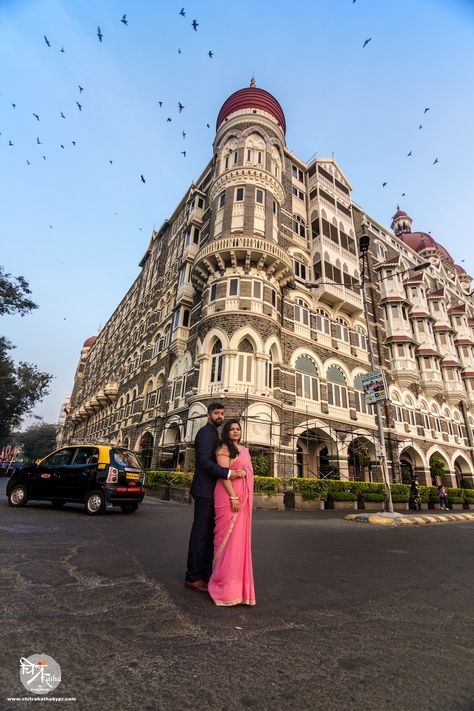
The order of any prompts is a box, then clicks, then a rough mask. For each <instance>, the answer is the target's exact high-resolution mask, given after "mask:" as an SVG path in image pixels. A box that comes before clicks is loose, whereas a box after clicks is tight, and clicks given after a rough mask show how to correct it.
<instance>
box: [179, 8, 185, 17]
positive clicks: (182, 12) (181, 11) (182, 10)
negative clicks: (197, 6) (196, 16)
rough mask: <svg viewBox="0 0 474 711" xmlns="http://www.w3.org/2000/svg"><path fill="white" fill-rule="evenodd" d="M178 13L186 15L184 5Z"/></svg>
mask: <svg viewBox="0 0 474 711" xmlns="http://www.w3.org/2000/svg"><path fill="white" fill-rule="evenodd" d="M178 15H181V16H182V17H186V13H185V12H184V7H182V8H181V10H180V11H179V12H178Z"/></svg>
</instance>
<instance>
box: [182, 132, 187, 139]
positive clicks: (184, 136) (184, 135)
mask: <svg viewBox="0 0 474 711" xmlns="http://www.w3.org/2000/svg"><path fill="white" fill-rule="evenodd" d="M182 133H183V140H184V139H185V138H186V134H185V132H184V131H183V132H182Z"/></svg>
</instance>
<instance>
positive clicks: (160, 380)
mask: <svg viewBox="0 0 474 711" xmlns="http://www.w3.org/2000/svg"><path fill="white" fill-rule="evenodd" d="M162 400H163V375H159V376H158V380H157V381H156V404H157V405H161V401H162Z"/></svg>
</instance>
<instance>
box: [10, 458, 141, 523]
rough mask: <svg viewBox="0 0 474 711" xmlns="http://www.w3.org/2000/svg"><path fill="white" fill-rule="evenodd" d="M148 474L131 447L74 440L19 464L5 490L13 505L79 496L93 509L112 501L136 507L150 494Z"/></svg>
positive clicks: (72, 499)
mask: <svg viewBox="0 0 474 711" xmlns="http://www.w3.org/2000/svg"><path fill="white" fill-rule="evenodd" d="M144 476H145V475H144V472H143V469H142V466H141V464H140V461H139V460H138V458H137V455H136V454H135V453H134V452H132V451H130V450H128V449H124V448H123V447H115V446H111V445H98V444H75V445H69V446H65V447H61V448H60V449H57V450H55V451H54V452H52V453H51V454H48V455H47V456H46V457H44V458H43V459H39V460H37V461H36V462H35V463H34V464H30V465H27V466H25V467H22V468H20V469H17V470H15V471H14V472H13V474H12V475H11V477H10V479H9V481H8V484H7V488H6V494H7V497H8V503H9V504H10V506H13V507H19V506H24V505H25V504H26V503H27V501H30V500H37V501H51V503H52V504H53V506H56V507H60V506H63V505H64V504H65V503H67V502H76V503H78V502H80V503H83V504H84V506H85V507H86V511H87V513H88V514H91V515H97V514H101V513H104V512H105V511H106V509H107V508H109V507H110V506H119V507H120V508H121V509H122V511H123V512H124V513H133V512H134V511H136V510H137V509H138V506H139V504H140V503H141V502H142V501H143V498H144V496H145V489H144V487H143V480H144Z"/></svg>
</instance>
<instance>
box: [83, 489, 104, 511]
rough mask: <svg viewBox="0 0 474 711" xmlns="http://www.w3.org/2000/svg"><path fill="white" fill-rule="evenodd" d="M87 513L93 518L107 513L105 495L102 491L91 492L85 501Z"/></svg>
mask: <svg viewBox="0 0 474 711" xmlns="http://www.w3.org/2000/svg"><path fill="white" fill-rule="evenodd" d="M85 505H86V511H87V513H88V514H90V515H91V516H97V515H98V514H101V513H104V511H105V499H104V495H103V494H102V493H101V492H100V491H91V492H90V494H88V495H87V498H86V500H85Z"/></svg>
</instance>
